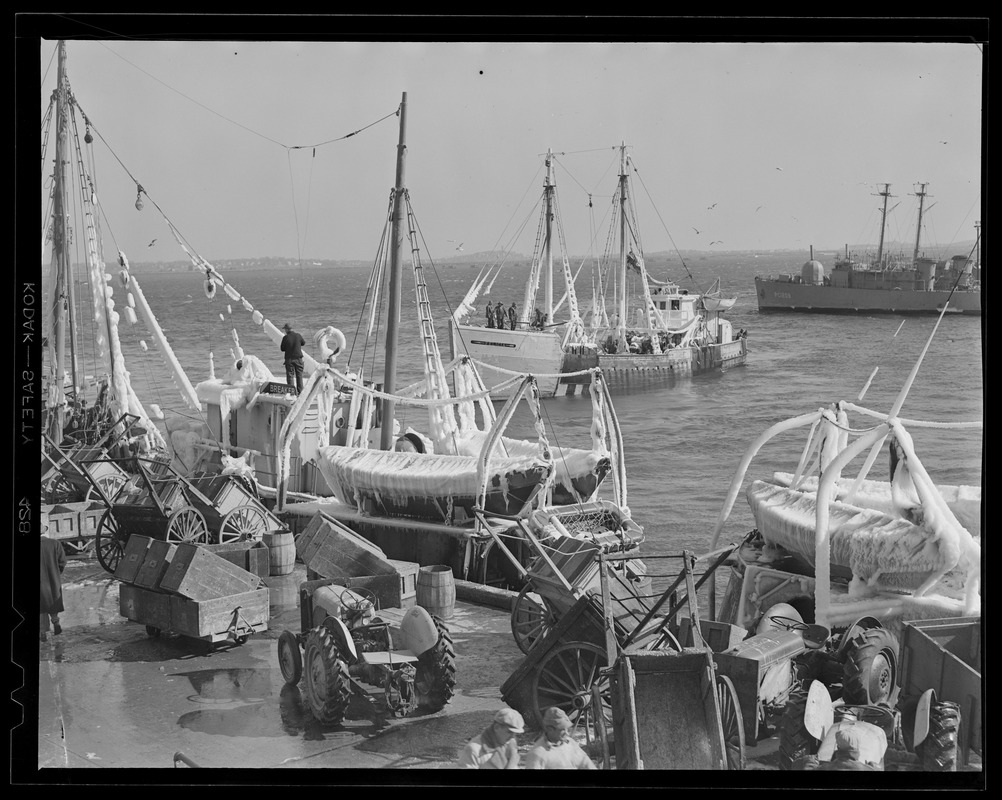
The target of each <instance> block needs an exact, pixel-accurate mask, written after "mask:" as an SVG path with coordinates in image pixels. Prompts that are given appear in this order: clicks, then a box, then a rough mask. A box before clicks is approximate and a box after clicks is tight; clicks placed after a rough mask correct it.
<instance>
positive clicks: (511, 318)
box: [508, 300, 518, 330]
mask: <svg viewBox="0 0 1002 800" xmlns="http://www.w3.org/2000/svg"><path fill="white" fill-rule="evenodd" d="M516 319H518V311H516V310H515V301H514V300H512V301H511V305H510V306H509V307H508V326H509V327H510V328H511V329H512V330H515V320H516Z"/></svg>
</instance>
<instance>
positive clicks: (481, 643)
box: [21, 559, 980, 786]
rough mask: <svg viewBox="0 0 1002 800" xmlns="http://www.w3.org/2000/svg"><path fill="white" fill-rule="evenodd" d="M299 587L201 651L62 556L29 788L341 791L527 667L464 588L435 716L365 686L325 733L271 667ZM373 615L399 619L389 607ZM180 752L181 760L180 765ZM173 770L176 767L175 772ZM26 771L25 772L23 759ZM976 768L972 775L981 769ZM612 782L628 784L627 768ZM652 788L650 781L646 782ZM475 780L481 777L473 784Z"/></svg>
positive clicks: (455, 743)
mask: <svg viewBox="0 0 1002 800" xmlns="http://www.w3.org/2000/svg"><path fill="white" fill-rule="evenodd" d="M305 579H306V575H305V568H304V567H303V566H302V565H301V564H299V563H297V564H296V566H295V569H294V571H293V572H292V573H291V574H289V575H285V576H279V577H276V576H272V577H270V578H268V579H267V583H268V585H269V591H270V600H271V619H270V621H269V628H268V630H267V631H263V632H261V633H257V634H254V635H252V636H251V637H250V638H249V639H248V640H247V642H246V643H245V644H243V645H240V646H237V645H231V644H229V643H227V644H222V645H219V646H218V647H217V648H216V649H214V650H211V651H209V650H208V648H207V647H206V646H205V643H203V642H201V641H200V640H193V639H188V638H185V637H176V638H168V637H160V638H152V637H150V636H149V635H147V632H146V629H145V627H144V626H143V625H140V624H137V623H134V622H130V621H128V620H127V619H125V618H124V617H122V616H121V615H120V613H119V591H118V589H119V583H118V581H116V580H115V579H114V578H112V577H111V576H110V575H108V574H107V573H106V572H105V571H104V570H103V569H102V568H101V567H100V565H99V564H98V563H97V562H96V561H94V560H78V559H73V560H70V562H69V565H68V567H67V569H66V572H65V574H64V595H65V599H64V602H65V606H66V611H65V612H64V613H63V614H62V615H61V623H62V628H63V632H62V634H61V635H59V636H55V635H53V634H52V633H51V632H50V633H49V635H48V638H47V641H45V642H40V643H39V661H38V709H37V714H38V772H37V773H33V774H34V775H35V776H37V782H39V783H42V782H46V783H47V782H52V783H60V782H65V781H69V782H73V783H78V782H80V781H83V782H88V783H89V782H93V783H102V782H105V781H108V782H114V783H119V782H122V781H123V780H127V781H132V780H136V779H135V778H128V777H125V776H127V775H128V774H129V773H128V769H126V770H125V771H124V772H122V773H116V772H104V773H103V774H102V773H100V772H94V773H93V774H89V772H88V771H94V770H107V769H108V768H142V769H145V770H155V769H167V770H169V773H168V774H169V775H173V776H177V777H175V778H173V780H174V781H177V780H185V779H184V778H182V777H180V775H179V770H180V768H182V767H188V766H197V767H199V768H209V769H214V770H228V772H226V773H225V774H226V778H225V779H223V780H224V781H225V782H230V781H231V780H232V781H233V782H235V783H255V782H262V783H273V782H275V781H276V780H278V781H279V782H288V783H294V784H295V783H318V782H326V781H327V780H330V781H333V782H337V783H340V784H346V783H351V782H353V781H352V779H351V777H350V776H351V775H354V774H355V773H354V772H351V773H350V774H349V772H347V771H349V770H350V771H354V770H372V769H377V770H397V769H423V770H429V769H448V768H451V767H453V766H454V765H455V764H456V760H457V758H458V755H459V752H460V750H461V749H462V747H463V745H464V744H465V742H466V741H467V740H468V739H469V738H470V737H472V736H474V735H475V734H477V733H479V732H480V731H482V730H483V729H484V728H485V727H486V726H487V725H488V724H490V722H491V719H492V717H493V715H494V713H495V712H496V711H497V710H498V708H500V707H502V706H503V705H504V702H503V701H502V700H501V694H500V688H499V687H500V686H501V685H502V684H503V683H504V682H505V680H506V679H507V678H508V677H509V676H510V675H511V674H512V673H513V672H514V671H515V670H516V668H517V667H518V666H519V664H520V663H521V662H522V659H523V654H522V653H521V651H520V650H519V649H518V647H517V646H516V644H515V641H514V638H513V637H512V634H511V627H510V613H509V611H508V610H506V609H505V608H503V606H504V604H505V603H504V598H503V597H502V595H503V593H498V592H497V591H496V590H493V591H492V590H482V587H477V588H474V587H462V590H461V591H459V592H458V595H459V596H460V597H461V598H462V597H463V596H464V595H465V596H466V597H467V598H471V599H475V600H477V601H478V602H477V603H473V602H469V601H468V600H463V599H459V600H457V602H456V607H455V613H454V615H453V617H452V618H451V619H449V620H448V621H447V625H448V627H449V630H450V633H451V636H452V639H453V642H454V645H455V651H456V666H457V689H456V695H455V697H454V698H453V699H452V701H451V702H450V703H449V704H448V705H446V706H445V708H444V709H442V710H441V711H438V712H435V713H431V714H422V713H416V714H413V715H411V716H408V717H404V718H393V717H390V716H387V715H386V714H384V713H382V711H381V710H380V709H381V708H382V706H381V704H380V703H379V702H378V699H379V695H380V694H381V690H380V689H378V688H377V687H367V688H368V689H369V690H370V694H371V695H373V696H374V697H375V698H376V699H377V702H374V703H373V702H368V701H366V700H364V699H362V698H356V697H353V698H352V701H351V704H350V706H349V708H348V712H347V715H346V718H345V720H344V721H343V723H341V724H339V725H331V726H325V725H321V724H320V723H318V722H317V721H316V720H315V719H313V717H312V715H311V714H310V712H309V711H308V709H307V708H306V705H305V703H304V699H303V697H302V696H301V694H300V690H299V688H297V687H293V686H287V685H286V684H285V682H284V680H283V678H282V675H281V671H280V669H279V665H278V655H277V644H278V637H279V635H280V634H281V633H282V631H283V630H286V629H287V630H291V631H293V632H299V627H300V621H299V609H298V606H297V603H298V587H299V584H300V583H301V582H302V581H304V580H305ZM380 616H382V617H383V618H384V619H387V620H388V621H390V622H391V623H393V622H394V621H395V620H394V615H393V612H392V611H384V612H380ZM22 624H25V625H33V624H34V622H33V620H26V621H25V622H24V623H22ZM29 660H30V659H29ZM26 669H29V670H30V669H31V667H30V665H26ZM26 680H30V678H29V677H28V676H26ZM25 714H26V717H28V718H27V719H26V720H25V722H26V725H25V726H22V731H21V732H23V729H24V728H28V729H30V728H31V727H33V726H32V725H31V719H30V715H33V714H34V708H30V709H29V708H28V707H27V706H26V710H25ZM527 723H529V725H527V729H526V732H525V733H524V734H522V735H520V736H519V737H518V745H519V750H520V751H521V752H522V753H523V756H524V754H525V753H527V751H528V749H529V748H530V747H531V746H532V743H533V741H534V739H535V738H536V736H537V735H538V732H537V731H536V730H534V729H533V728H532V727H531V724H532V721H531V720H527ZM777 748H778V741H777V739H776V738H775V737H773V738H770V739H766V740H764V741H761V742H758V743H756V744H755V745H754V746H749V747H748V748H747V751H746V752H747V760H748V763H747V772H748V773H751V772H753V771H758V772H759V773H760V774H759V775H758V778H757V779H756V777H755V776H754V775H751V774H748V775H745V776H744V778H742V779H738V784H739V785H745V784H747V785H761V784H760V779H762V778H765V777H766V776H764V775H762V774H761V773H762V772H765V771H772V772H773V775H772V777H771V778H769V779H768V780H767V783H768V784H769V785H790V786H796V785H803V783H802V781H801V780H799V779H796V780H794V778H795V774H794V773H781V772H778V757H777ZM591 752H592V753H593V755H594V760H595V762H596V764H598V765H599V767H600V768H601V765H602V759H601V753H600V750H599V749H598V748H597V746H595V747H594V748H593V749H592V751H591ZM178 754H180V756H182V757H183V758H181V760H178V759H176V758H175V756H176V755H178ZM175 766H176V767H178V770H174V769H172V768H173V767H175ZM972 766H973V765H972ZM296 768H328V769H339V770H346V772H344V773H341V774H340V775H339V776H338V777H337V778H333V777H332V778H324V777H320V776H313V777H309V778H307V777H306V776H303V778H301V779H296V778H294V777H291V775H290V773H288V772H284V773H280V774H281V776H282V777H280V778H278V779H276V778H274V777H266V772H267V771H270V770H288V769H296ZM21 769H23V770H27V771H28V772H29V775H30V774H32V773H31V766H30V764H22V765H21ZM64 769H69V770H72V771H78V770H82V771H84V773H86V774H82V775H81V774H77V775H74V776H72V778H71V777H69V775H68V774H67V773H61V772H59V771H60V770H64ZM976 769H978V770H980V761H979V763H978V764H977V767H976ZM262 770H264V771H265V772H262ZM57 773H58V774H57ZM60 774H67V778H61V777H60ZM202 774H208V773H202ZM197 775H198V774H197V773H195V772H188V773H187V782H191V783H198V782H199V781H198V777H197ZM588 775H590V776H592V778H591V779H590V780H591V781H592V782H594V783H596V784H608V782H609V780H610V779H612V776H611V775H608V776H607V777H606V778H605V779H602V778H601V777H600V776H599V775H597V774H596V773H595V772H591V773H588ZM619 775H620V776H621V778H622V780H623V781H625V777H623V776H625V773H619ZM633 775H634V776H635V777H639V776H638V775H637V774H636V773H633ZM662 775H665V776H667V775H672V778H671V779H670V780H669V779H667V778H665V779H664V780H661V782H660V783H661V785H664V786H680V785H716V784H717V783H718V782H722V783H725V784H726V785H729V786H733V785H734V784H735V776H734V775H733V774H732V775H730V776H729V777H728V778H726V779H725V778H724V777H722V776H720V774H719V773H713V775H717V776H718V777H719V778H720V780H719V781H718V780H717V779H713V778H712V776H711V774H709V773H705V774H703V776H702V777H697V778H695V779H690V780H686V779H684V777H683V776H682V775H673V774H672V773H662ZM801 775H803V773H801ZM900 775H901V774H900V773H899V776H900ZM147 776H148V777H147ZM230 776H232V778H231V777H230ZM910 777H911V776H910ZM926 777H931V776H928V775H927V776H926ZM969 777H970V776H969ZM429 778H431V776H426V777H425V778H424V779H422V778H420V777H419V776H417V775H412V776H411V777H410V778H404V777H403V776H401V775H399V774H397V776H396V777H391V775H389V774H387V775H385V776H381V777H380V778H379V779H378V780H375V778H374V776H370V777H367V778H364V779H358V781H359V782H361V783H363V784H365V783H373V782H378V783H399V782H405V783H406V782H427V780H428V779H429ZM318 779H319V780H318ZM138 780H139V781H140V782H143V783H148V782H154V779H153V774H152V773H151V772H150V773H143V777H140V778H138ZM457 780H458V773H453V777H450V778H446V777H445V776H441V777H440V778H438V779H433V782H443V783H450V784H455V783H456V781H457ZM657 780H658V779H656V778H654V776H653V775H652V774H650V773H648V774H647V775H646V777H644V778H642V779H641V783H648V784H649V783H651V782H652V781H654V782H657ZM29 782H35V781H33V780H29ZM465 782H466V783H469V781H465ZM478 782H480V783H482V782H484V781H482V780H481V781H476V780H474V781H473V783H478ZM541 782H543V783H545V782H546V781H541ZM614 783H616V781H615V780H614Z"/></svg>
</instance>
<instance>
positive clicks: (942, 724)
mask: <svg viewBox="0 0 1002 800" xmlns="http://www.w3.org/2000/svg"><path fill="white" fill-rule="evenodd" d="M959 733H960V706H959V705H958V704H957V703H948V702H940V703H933V704H932V708H930V709H929V734H928V736H926V737H925V740H924V741H923V742H922V744H920V745H919V746H918V747H916V748H915V753H916V755H918V757H919V758H920V759H921V760H922V769H923V770H925V771H926V772H956V771H957V738H958V735H959Z"/></svg>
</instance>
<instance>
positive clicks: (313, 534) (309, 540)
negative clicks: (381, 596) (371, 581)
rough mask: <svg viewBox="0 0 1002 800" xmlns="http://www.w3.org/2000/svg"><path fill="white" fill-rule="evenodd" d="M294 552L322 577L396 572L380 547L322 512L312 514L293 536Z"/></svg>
mask: <svg viewBox="0 0 1002 800" xmlns="http://www.w3.org/2000/svg"><path fill="white" fill-rule="evenodd" d="M296 554H297V555H298V557H299V560H300V561H302V562H303V563H304V564H305V565H306V566H307V568H309V569H310V570H312V571H313V572H314V573H316V574H317V575H319V576H320V577H322V578H331V579H337V580H343V579H344V578H350V577H365V576H375V575H388V576H394V575H395V574H396V569H395V568H394V566H393V564H391V563H390V560H389V559H388V558H387V557H386V554H385V553H383V551H382V550H380V549H379V548H378V547H377V546H376V545H374V544H372V542H369V541H367V540H366V539H363V538H362V537H361V536H359V535H358V534H357V533H355V532H354V531H352V530H351V529H350V528H347V527H346V526H344V525H342V524H341V523H340V522H338V521H337V520H335V519H332V518H330V517H328V516H326V515H325V514H323V513H320V514H317V515H316V516H315V517H313V519H312V520H311V521H310V524H309V525H307V526H306V529H305V530H304V531H303V532H302V533H301V534H299V536H297V537H296Z"/></svg>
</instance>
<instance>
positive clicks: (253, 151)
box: [39, 36, 983, 262]
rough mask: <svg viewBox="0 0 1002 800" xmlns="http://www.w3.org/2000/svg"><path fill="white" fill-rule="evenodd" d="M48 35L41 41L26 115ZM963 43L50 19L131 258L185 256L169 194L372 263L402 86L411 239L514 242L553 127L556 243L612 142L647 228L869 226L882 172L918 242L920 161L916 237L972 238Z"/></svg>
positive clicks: (100, 183) (435, 243)
mask: <svg viewBox="0 0 1002 800" xmlns="http://www.w3.org/2000/svg"><path fill="white" fill-rule="evenodd" d="M55 44H56V43H55V41H54V40H51V39H42V40H41V41H40V44H39V65H40V70H41V72H40V87H41V92H40V101H41V112H42V114H43V115H44V113H45V110H46V108H47V106H48V102H49V97H50V94H51V92H52V89H53V87H54V86H55V76H56V66H55V60H54V58H53V54H54V52H55ZM982 58H983V55H982V48H981V46H980V45H978V44H973V43H930V42H893V43H892V42H875V43H862V42H834V43H821V42H817V41H812V42H796V41H789V42H768V43H762V42H760V43H754V42H752V43H736V42H638V43H628V42H599V41H579V42H567V41H561V42H545V41H538V42H523V43H515V42H462V41H451V42H417V41H396V42H394V41H379V42H375V41H371V42H360V41H353V42H337V41H328V42H290V41H256V42H251V41H229V42H228V41H128V40H124V39H121V38H115V37H111V36H109V37H108V38H106V39H103V40H100V39H99V40H92V41H69V42H68V43H67V69H68V74H69V77H70V83H71V86H72V88H73V91H74V94H75V97H76V100H77V102H78V103H79V105H80V106H81V108H82V109H83V111H84V112H85V113H86V115H87V117H88V119H90V121H91V124H92V127H93V130H94V132H95V142H94V145H93V147H94V154H95V161H94V164H95V166H94V167H93V174H92V176H91V177H92V179H93V180H94V181H95V182H96V185H97V187H98V194H99V197H100V199H101V202H102V207H103V209H104V210H103V214H104V217H105V219H104V220H103V222H102V228H103V233H104V236H105V247H106V250H107V249H108V248H109V245H110V247H112V248H121V249H123V250H124V251H125V252H126V254H127V255H128V256H129V258H130V260H131V261H134V262H142V261H176V260H181V259H184V258H185V256H184V253H183V252H182V251H181V250H180V248H179V247H178V246H177V245H176V243H175V242H174V241H173V239H172V238H171V235H170V232H169V229H168V227H167V225H166V223H165V220H164V216H165V217H166V218H167V219H169V220H170V221H171V223H172V224H173V225H174V226H175V227H176V228H177V229H178V230H179V231H180V232H181V234H182V235H183V237H184V238H185V239H186V240H187V241H188V242H189V243H190V245H191V246H192V248H193V249H194V250H195V251H196V252H198V253H199V254H200V255H201V256H203V257H204V258H207V259H209V260H210V261H211V260H213V259H216V260H221V259H241V258H255V257H264V256H282V257H289V258H299V259H304V260H311V259H314V260H315V259H339V260H347V259H358V260H362V261H366V262H371V261H372V260H373V258H374V256H375V254H376V253H377V251H378V249H379V244H380V238H381V236H382V233H383V227H384V222H385V216H386V209H387V203H388V198H389V192H390V189H391V188H392V186H393V184H394V176H395V169H396V151H397V141H398V137H399V135H400V129H399V119H398V117H397V116H395V112H396V110H397V108H398V106H399V105H400V103H401V99H402V96H403V94H404V93H406V97H407V105H406V130H405V140H406V144H407V154H406V159H405V166H404V170H405V172H404V183H405V185H406V187H407V189H408V191H409V196H410V201H411V207H412V208H413V210H414V215H415V219H416V221H417V224H418V226H419V228H420V231H421V235H422V237H423V249H424V248H426V250H427V252H428V253H429V255H430V256H431V257H432V258H436V259H444V258H450V257H453V256H456V255H459V254H460V253H466V254H471V253H476V252H479V251H486V250H492V249H508V248H512V249H514V250H515V251H517V252H520V253H524V254H526V255H529V254H531V253H532V250H533V244H534V240H535V234H536V226H537V221H536V215H537V213H538V211H534V210H533V206H534V204H535V203H536V202H537V201H538V199H539V197H540V194H541V192H542V185H543V161H544V159H543V154H544V153H545V152H546V150H547V149H548V148H550V149H552V150H553V151H554V152H556V153H557V154H558V155H557V159H556V163H555V179H556V184H557V193H558V198H559V204H560V216H561V221H562V223H563V227H564V231H565V237H566V242H567V249H568V250H569V251H570V252H571V253H573V254H579V255H584V254H587V253H591V252H599V253H600V252H602V250H603V248H604V246H605V242H606V226H607V225H608V220H609V204H610V202H611V196H612V194H613V192H614V190H615V188H616V180H617V172H618V164H619V155H618V148H619V146H620V145H621V144H624V143H625V145H626V146H627V148H628V152H629V153H630V156H631V158H632V163H633V165H634V168H635V169H636V175H635V177H634V193H635V196H636V202H637V207H638V209H639V212H640V229H641V234H642V237H643V244H644V249H645V250H646V251H647V252H656V251H662V250H672V249H675V248H678V249H681V250H772V249H802V250H806V248H807V247H808V245H812V246H814V248H815V249H816V250H829V251H831V250H840V249H841V248H842V247H843V246H844V245H845V244H857V243H868V242H876V240H877V238H878V237H879V221H880V212H879V208H880V204H881V201H880V198H879V197H877V195H876V193H877V192H879V191H880V190H881V188H882V186H883V184H884V183H889V184H890V192H891V194H892V195H893V197H892V198H891V199H890V201H889V203H888V207H889V208H891V209H892V210H891V211H890V213H889V214H888V218H887V238H888V240H897V241H903V242H913V241H914V237H915V224H916V218H917V216H916V211H917V199H916V197H915V195H914V192H915V190H916V188H917V186H918V184H919V183H928V188H927V191H928V194H929V197H928V199H927V200H926V206H927V208H928V212H927V213H926V214H925V217H924V225H923V234H922V236H923V242H924V243H926V244H930V245H950V244H952V243H955V242H970V241H972V240H973V239H974V237H975V221H976V220H979V219H980V213H981V211H980V207H981V192H982V178H983V169H982V99H983V92H982V80H983V74H982V69H983V63H982ZM356 131H357V133H356V134H355V135H353V136H350V137H348V138H344V137H346V136H347V135H348V134H351V133H353V132H356ZM136 182H138V183H140V184H141V185H142V186H143V187H144V189H145V191H146V192H147V194H148V196H149V199H150V200H152V201H153V202H152V203H151V202H149V201H147V202H146V203H145V208H144V209H143V211H142V212H137V211H136V209H135V199H136V188H135V183H136ZM589 200H590V201H591V205H590V206H589ZM154 204H155V206H157V207H159V209H160V210H161V211H162V212H163V216H162V215H161V213H160V212H159V211H158V210H157V208H156V207H154ZM519 231H521V233H518V232H519ZM154 239H156V243H155V244H154V245H153V246H150V243H151V242H152V240H154ZM711 242H712V243H713V244H712V245H711ZM460 244H461V246H462V251H458V250H457V249H456V248H457V247H458V246H460Z"/></svg>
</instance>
